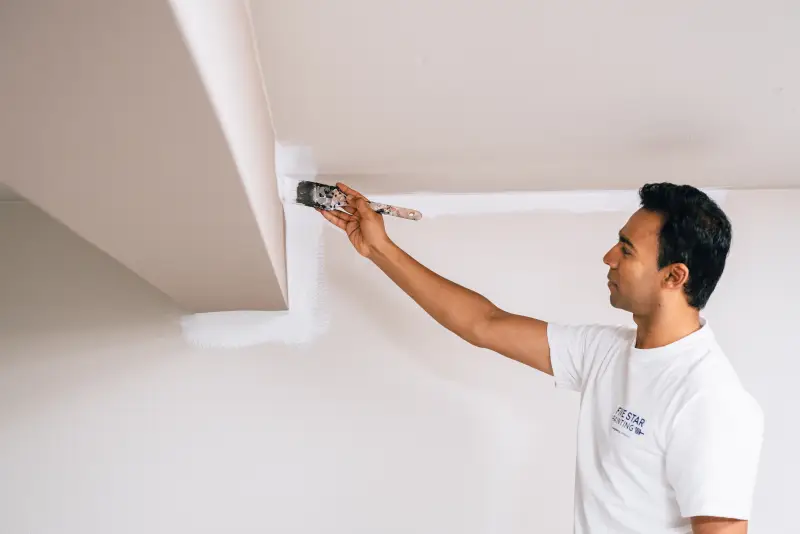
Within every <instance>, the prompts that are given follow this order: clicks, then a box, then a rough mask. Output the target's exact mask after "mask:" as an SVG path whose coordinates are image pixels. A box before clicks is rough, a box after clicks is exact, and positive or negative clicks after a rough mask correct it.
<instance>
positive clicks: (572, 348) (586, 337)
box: [547, 323, 620, 391]
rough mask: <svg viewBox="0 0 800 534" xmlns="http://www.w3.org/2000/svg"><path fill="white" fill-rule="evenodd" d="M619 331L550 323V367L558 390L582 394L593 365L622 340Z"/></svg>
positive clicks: (608, 327) (602, 327) (598, 327)
mask: <svg viewBox="0 0 800 534" xmlns="http://www.w3.org/2000/svg"><path fill="white" fill-rule="evenodd" d="M619 332H620V328H618V327H612V326H603V325H563V324H557V323H548V324H547V342H548V344H549V346H550V365H552V367H553V376H554V378H555V381H556V386H557V387H562V388H567V389H572V390H574V391H583V389H584V387H585V386H586V379H587V378H588V376H589V373H590V371H591V369H592V366H593V365H594V364H595V362H596V361H597V360H598V355H599V357H603V356H604V355H606V354H608V353H609V351H610V349H611V347H613V346H614V344H615V343H616V342H618V341H619Z"/></svg>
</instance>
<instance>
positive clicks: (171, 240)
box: [0, 0, 287, 312]
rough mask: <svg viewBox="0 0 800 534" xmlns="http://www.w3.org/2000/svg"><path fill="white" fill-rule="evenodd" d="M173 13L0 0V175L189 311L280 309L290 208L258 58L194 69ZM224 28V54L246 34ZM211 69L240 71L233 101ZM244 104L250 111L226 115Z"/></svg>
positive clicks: (157, 7) (150, 7) (238, 48)
mask: <svg viewBox="0 0 800 534" xmlns="http://www.w3.org/2000/svg"><path fill="white" fill-rule="evenodd" d="M233 4H238V3H236V2H234V3H229V5H233ZM215 5H217V6H220V5H221V4H220V3H217V4H215ZM240 7H241V6H240ZM176 13H177V11H176V12H173V10H172V9H171V6H170V4H168V3H166V2H162V1H158V0H141V1H137V2H122V3H120V2H110V3H109V2H105V1H103V0H73V1H70V2H63V1H58V0H37V1H36V2H27V1H24V0H12V1H11V2H4V3H3V7H2V13H1V14H0V64H2V67H3V71H4V72H3V75H2V76H0V94H2V95H3V99H2V103H0V106H2V108H0V109H1V110H2V117H3V128H2V129H0V151H1V152H0V153H1V154H2V157H0V165H2V174H3V180H4V181H5V182H7V183H8V184H9V185H10V186H11V187H12V188H13V189H14V190H16V191H17V192H18V193H19V194H20V195H22V196H23V197H25V198H27V199H28V200H29V201H31V202H32V203H34V204H36V205H38V206H39V207H40V208H42V209H43V210H45V211H46V212H48V213H49V214H50V215H51V216H53V217H55V218H56V219H58V220H60V221H61V222H63V223H64V224H65V225H66V226H68V227H69V228H71V229H72V230H73V231H74V232H76V233H77V234H78V235H80V236H82V237H83V238H84V239H86V240H87V241H89V242H91V243H93V244H94V245H96V246H97V247H99V248H100V249H102V250H103V251H105V252H106V253H108V254H109V255H110V256H112V257H114V258H115V259H117V260H118V261H119V262H120V263H122V264H123V265H125V266H126V267H128V268H129V269H131V270H132V271H134V272H135V273H137V274H138V275H139V276H141V277H142V278H143V279H145V280H147V281H148V282H150V283H151V284H152V285H154V286H155V287H156V288H158V289H160V290H161V291H163V292H164V293H166V294H167V295H168V296H170V297H172V298H173V299H174V300H175V301H176V302H177V303H178V304H180V305H181V306H182V307H183V308H184V309H186V310H187V311H193V312H201V311H224V310H235V309H253V310H284V309H286V308H287V294H286V269H285V259H284V243H283V211H282V208H281V205H280V202H279V201H278V195H277V185H276V183H275V177H274V167H273V166H272V165H273V163H272V157H273V154H272V151H273V146H274V140H273V137H272V129H271V123H270V117H269V113H268V109H267V107H266V101H265V99H264V93H263V91H262V89H261V82H260V79H258V80H256V77H257V76H258V65H257V58H256V57H255V56H254V55H252V50H251V52H250V55H243V56H242V57H240V58H234V59H236V60H237V61H238V63H236V64H235V67H231V68H230V69H229V70H228V71H227V72H220V71H215V72H211V71H209V70H208V69H205V68H201V69H200V73H198V69H197V66H196V65H195V63H194V61H193V52H195V51H192V52H190V50H189V49H188V48H187V42H189V41H190V40H188V39H187V41H184V39H183V36H182V33H181V29H180V28H179V26H178V24H177V23H176V22H177V21H176ZM178 14H179V13H178ZM245 15H246V14H245ZM241 16H242V13H238V14H237V13H233V14H229V16H228V17H227V18H226V19H220V20H221V22H223V23H225V24H231V23H237V24H241V23H242V22H241V20H237V19H236V17H241ZM178 19H180V17H178ZM226 35H227V38H228V39H233V38H235V39H238V40H239V41H235V42H230V41H228V42H226V41H224V40H223V41H222V42H216V43H213V44H212V45H211V46H215V45H216V46H218V48H219V54H220V55H219V57H218V58H217V61H218V62H224V61H225V57H224V54H238V53H241V52H242V50H244V48H243V47H244V41H242V39H247V38H249V34H248V33H246V34H243V35H235V34H233V33H231V32H228V33H227V34H226V33H224V32H218V33H217V34H215V36H213V37H210V38H213V39H216V38H221V37H224V36H226ZM190 44H191V43H190ZM194 59H195V60H197V59H198V57H197V54H196V53H195V54H194ZM227 59H230V57H228V58H227ZM237 68H238V69H239V71H235V69H237ZM242 69H246V70H242ZM219 75H226V76H228V77H229V78H228V79H225V80H223V82H222V85H223V86H224V85H226V84H227V86H228V87H229V88H230V87H232V84H234V83H239V84H240V86H239V90H240V96H241V95H244V96H243V98H242V101H241V102H239V106H240V107H239V108H238V109H236V110H235V111H236V112H232V111H231V110H230V107H229V106H230V103H231V102H232V101H233V100H235V99H234V98H233V97H232V94H230V93H228V94H227V95H226V96H225V97H224V98H221V97H220V91H219V89H218V87H219V81H216V82H215V83H217V85H216V86H215V85H213V83H211V82H214V79H213V77H214V76H219ZM231 76H233V78H230V77H231ZM243 80H244V83H243ZM204 83H205V84H206V85H208V86H209V87H208V89H207V88H206V86H205V85H204ZM215 87H216V88H215ZM209 97H211V98H209ZM259 99H260V104H259V105H255V106H254V104H253V102H254V100H259ZM221 102H227V104H225V103H223V104H221ZM226 106H228V107H226ZM247 106H253V107H249V109H250V111H251V113H252V114H253V116H251V117H250V118H249V122H242V121H239V122H236V120H234V119H232V117H233V118H235V117H236V116H237V115H236V113H238V114H239V116H241V115H242V113H243V110H244V108H245V107H247ZM226 110H227V111H226ZM242 129H244V131H242ZM243 139H246V140H247V141H242V140H243ZM256 145H258V147H257V148H258V150H257V149H256Z"/></svg>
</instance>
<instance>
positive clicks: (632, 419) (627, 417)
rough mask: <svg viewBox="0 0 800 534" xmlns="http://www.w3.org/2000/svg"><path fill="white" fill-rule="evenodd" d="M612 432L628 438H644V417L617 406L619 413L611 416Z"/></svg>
mask: <svg viewBox="0 0 800 534" xmlns="http://www.w3.org/2000/svg"><path fill="white" fill-rule="evenodd" d="M611 430H613V431H614V432H617V433H619V434H622V435H623V436H625V437H626V438H629V437H631V436H644V417H641V416H639V415H637V414H635V413H633V412H632V411H630V410H628V409H626V408H623V407H622V406H617V411H616V412H614V415H613V416H611Z"/></svg>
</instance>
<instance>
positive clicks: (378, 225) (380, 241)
mask: <svg viewBox="0 0 800 534" xmlns="http://www.w3.org/2000/svg"><path fill="white" fill-rule="evenodd" d="M336 185H337V187H339V189H341V190H342V192H344V194H345V195H347V208H345V209H346V210H347V213H345V212H342V211H323V210H318V211H320V213H322V216H323V217H325V218H326V219H327V220H328V221H330V222H331V223H332V224H334V225H335V226H338V227H339V228H341V229H342V230H344V231H345V232H346V233H347V237H348V239H350V243H352V244H353V247H354V248H355V249H356V251H358V253H359V254H361V255H362V256H364V257H365V258H369V257H370V256H371V255H372V253H373V252H375V251H376V250H377V249H379V248H380V247H381V246H383V245H385V244H387V243H389V242H390V240H389V236H388V235H387V234H386V228H385V227H384V225H383V216H382V215H381V214H379V213H376V212H374V211H373V210H372V209H371V208H370V207H369V204H368V201H367V199H366V198H364V195H362V194H361V193H359V192H358V191H356V190H355V189H351V188H349V187H347V186H346V185H344V184H342V183H337V184H336Z"/></svg>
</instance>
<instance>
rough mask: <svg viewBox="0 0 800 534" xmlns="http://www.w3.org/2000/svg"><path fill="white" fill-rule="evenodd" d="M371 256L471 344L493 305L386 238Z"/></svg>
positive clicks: (440, 321)
mask: <svg viewBox="0 0 800 534" xmlns="http://www.w3.org/2000/svg"><path fill="white" fill-rule="evenodd" d="M370 259H371V260H372V262H373V263H375V265H377V266H378V268H379V269H381V270H382V271H383V272H384V273H386V275H387V276H388V277H389V278H390V279H391V280H392V281H393V282H394V283H395V284H397V285H398V286H399V287H400V289H402V290H403V291H405V292H406V294H408V296H410V297H411V298H412V299H413V300H414V301H415V302H416V303H417V304H419V306H420V307H422V309H423V310H425V311H426V312H427V313H428V314H429V315H430V316H431V317H433V318H434V319H435V320H436V321H437V322H438V323H439V324H441V325H442V326H444V327H445V328H447V329H448V330H450V331H451V332H453V333H454V334H456V335H457V336H459V337H461V338H463V339H464V340H466V341H468V342H469V343H472V344H479V343H480V340H479V339H478V335H477V334H478V333H479V332H480V330H481V329H480V326H481V324H482V323H483V322H485V321H487V320H488V319H489V317H490V316H491V314H492V313H493V311H494V310H495V309H496V308H495V306H494V305H493V304H492V303H491V302H490V301H489V300H488V299H487V298H486V297H484V296H482V295H480V294H478V293H476V292H475V291H472V290H470V289H467V288H465V287H463V286H460V285H458V284H456V283H454V282H451V281H450V280H447V279H446V278H444V277H442V276H440V275H438V274H436V273H434V272H433V271H431V270H430V269H428V268H427V267H425V266H424V265H422V264H421V263H419V262H418V261H417V260H415V259H414V258H412V257H411V256H410V255H408V254H407V253H406V252H405V251H403V250H402V249H401V248H400V247H398V246H397V245H395V244H394V243H392V242H391V241H386V242H385V243H384V244H381V245H380V246H378V247H375V248H374V249H373V252H372V254H370Z"/></svg>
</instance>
